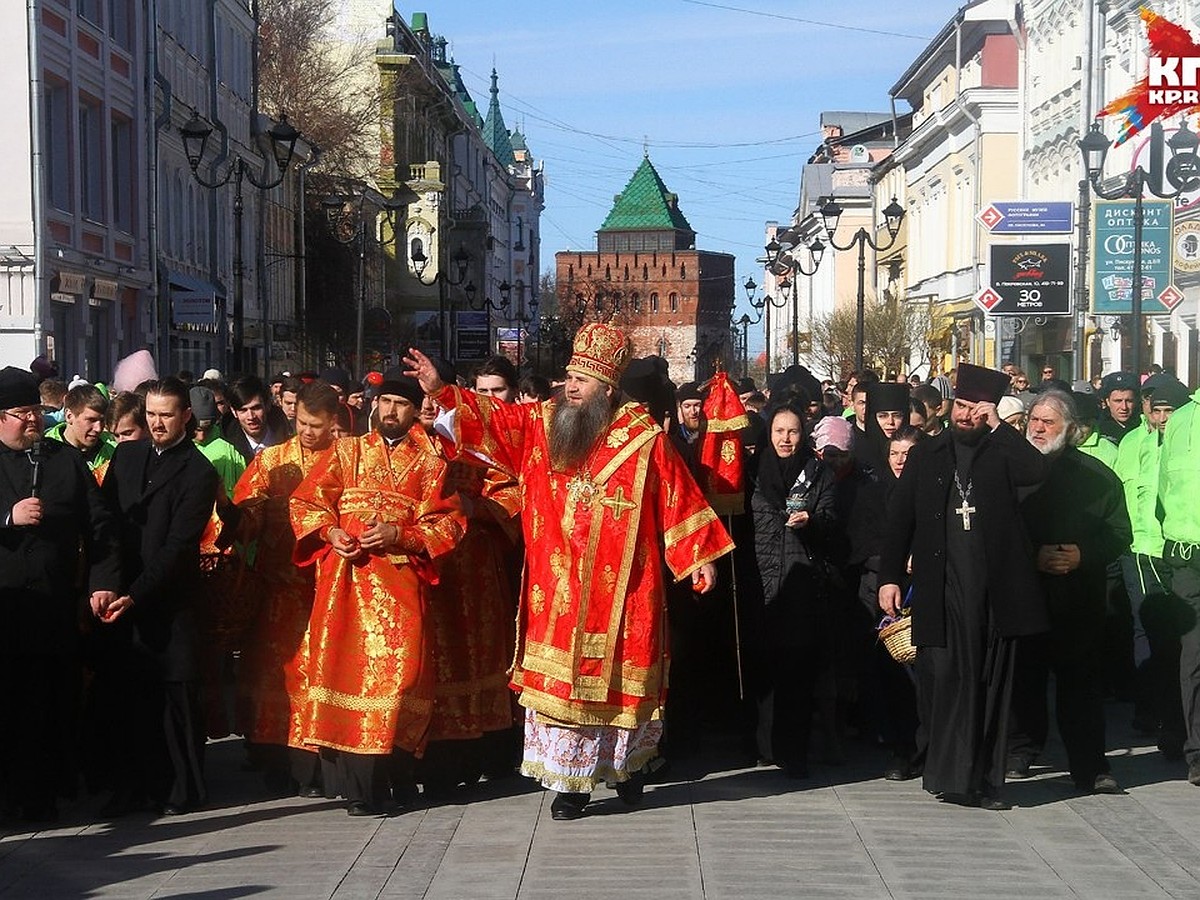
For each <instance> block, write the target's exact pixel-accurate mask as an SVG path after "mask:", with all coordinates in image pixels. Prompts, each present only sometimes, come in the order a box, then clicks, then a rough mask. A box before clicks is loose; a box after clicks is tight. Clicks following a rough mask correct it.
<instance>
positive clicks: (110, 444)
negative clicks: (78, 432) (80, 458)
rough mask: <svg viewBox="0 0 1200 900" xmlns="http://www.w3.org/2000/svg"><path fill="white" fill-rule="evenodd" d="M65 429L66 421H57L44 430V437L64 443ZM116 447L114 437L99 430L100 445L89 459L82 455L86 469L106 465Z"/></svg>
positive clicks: (65, 440) (94, 468)
mask: <svg viewBox="0 0 1200 900" xmlns="http://www.w3.org/2000/svg"><path fill="white" fill-rule="evenodd" d="M66 431H67V423H66V422H59V423H58V424H57V425H55V426H53V427H52V428H50V429H48V430H47V431H46V437H48V438H50V439H51V440H54V441H61V442H62V443H64V444H65V443H66V442H67V435H66ZM116 449H117V440H116V438H114V437H113V436H112V435H111V434H109V433H108V432H107V431H102V432H100V446H99V448H97V450H96V453H95V455H93V456H92V457H91V458H90V459H88V458H87V456H86V455H85V457H84V458H85V459H87V464H88V471H91V472H94V471H95V470H96V469H98V468H100V467H101V466H105V465H107V464H108V461H109V460H110V459H112V455H113V451H114V450H116Z"/></svg>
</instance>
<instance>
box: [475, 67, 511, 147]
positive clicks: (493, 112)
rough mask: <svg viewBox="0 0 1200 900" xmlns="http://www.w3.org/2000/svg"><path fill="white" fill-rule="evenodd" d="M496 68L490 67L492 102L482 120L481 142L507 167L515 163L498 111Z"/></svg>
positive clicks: (498, 97)
mask: <svg viewBox="0 0 1200 900" xmlns="http://www.w3.org/2000/svg"><path fill="white" fill-rule="evenodd" d="M497 81H498V78H497V76H496V70H495V69H492V91H491V93H492V102H491V104H490V105H489V106H488V113H487V118H486V119H484V120H483V142H484V143H485V144H487V145H488V148H489V149H490V150H491V151H492V153H494V154H496V159H497V161H498V162H499V163H500V165H502V166H504V167H505V168H507V167H508V166H511V165H512V164H513V163H515V162H516V161H517V160H516V157H515V156H513V146H512V141H511V140H510V139H509V136H508V129H507V128H505V127H504V116H503V115H502V114H501V112H500V88H499V87H498V86H497V84H496V82H497Z"/></svg>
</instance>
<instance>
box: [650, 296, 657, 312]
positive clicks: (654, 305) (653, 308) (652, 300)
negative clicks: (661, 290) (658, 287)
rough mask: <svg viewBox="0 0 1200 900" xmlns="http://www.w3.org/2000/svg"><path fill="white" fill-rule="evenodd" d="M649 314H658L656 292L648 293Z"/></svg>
mask: <svg viewBox="0 0 1200 900" xmlns="http://www.w3.org/2000/svg"><path fill="white" fill-rule="evenodd" d="M650 312H652V313H656V312H658V291H651V292H650Z"/></svg>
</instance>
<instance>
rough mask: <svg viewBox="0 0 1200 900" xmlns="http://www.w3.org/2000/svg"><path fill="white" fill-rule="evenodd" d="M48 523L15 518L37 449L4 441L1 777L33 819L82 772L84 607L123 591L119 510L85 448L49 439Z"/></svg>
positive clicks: (0, 454)
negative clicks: (104, 593) (19, 522)
mask: <svg viewBox="0 0 1200 900" xmlns="http://www.w3.org/2000/svg"><path fill="white" fill-rule="evenodd" d="M39 465H40V479H39V491H38V496H39V498H40V499H41V501H42V522H41V524H40V525H37V526H25V527H17V526H14V525H12V524H11V519H10V516H11V512H12V508H13V506H14V505H16V504H17V503H18V502H20V501H21V500H24V499H25V498H27V497H29V496H31V495H32V491H33V465H32V462H31V460H30V457H29V454H28V453H26V452H24V451H19V450H13V449H11V448H9V447H7V446H5V445H3V444H0V685H2V687H3V690H2V692H0V721H3V722H4V727H5V728H6V729H7V733H6V737H5V740H4V741H3V742H0V782H3V784H4V793H5V803H6V805H9V806H15V807H20V808H21V811H22V813H23V814H24V815H25V816H26V817H27V818H30V819H40V818H43V817H46V816H50V815H53V812H54V798H55V793H56V789H57V788H58V787H59V786H60V784H61V785H63V786H65V787H70V786H72V785H73V782H74V779H75V777H76V769H75V766H76V763H75V757H76V756H77V752H76V751H77V747H76V746H75V741H76V730H77V726H78V723H77V722H76V718H77V707H78V705H79V685H80V681H81V678H80V675H81V673H80V634H79V625H78V621H79V613H80V610H81V606H82V604H84V603H85V602H86V599H85V598H86V596H87V595H88V594H89V593H90V592H91V591H98V590H116V589H117V587H118V586H119V581H120V571H119V568H118V555H117V546H116V535H115V530H114V527H113V519H112V515H111V513H110V511H109V509H108V507H107V506H106V505H105V504H104V501H103V498H102V496H101V494H100V490H99V487H98V486H97V484H96V479H95V478H94V477H93V476H92V474H91V473H90V472H89V471H88V469H87V466H86V465H85V464H84V461H83V457H82V456H81V455H80V454H79V451H78V450H76V449H75V448H74V447H71V446H69V445H67V444H65V443H60V442H58V441H44V442H43V445H42V455H41V462H40V463H39Z"/></svg>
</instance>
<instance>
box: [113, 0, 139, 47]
mask: <svg viewBox="0 0 1200 900" xmlns="http://www.w3.org/2000/svg"><path fill="white" fill-rule="evenodd" d="M108 36H109V37H111V38H112V39H113V43H115V44H116V45H117V46H118V47H120V48H121V49H123V50H132V49H133V9H132V8H131V7H130V0H108Z"/></svg>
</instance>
